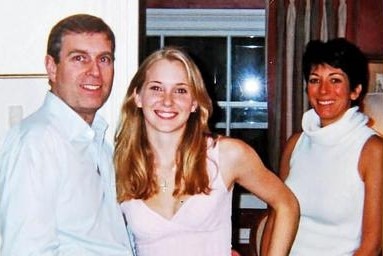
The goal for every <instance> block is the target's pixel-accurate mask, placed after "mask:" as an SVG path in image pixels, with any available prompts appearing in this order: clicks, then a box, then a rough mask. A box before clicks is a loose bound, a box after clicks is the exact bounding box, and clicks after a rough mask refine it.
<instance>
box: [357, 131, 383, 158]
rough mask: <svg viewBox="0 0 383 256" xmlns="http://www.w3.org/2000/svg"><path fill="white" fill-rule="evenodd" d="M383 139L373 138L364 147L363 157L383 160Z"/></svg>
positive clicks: (374, 136) (376, 136)
mask: <svg viewBox="0 0 383 256" xmlns="http://www.w3.org/2000/svg"><path fill="white" fill-rule="evenodd" d="M382 153H383V138H382V137H379V136H378V135H373V136H371V137H370V138H369V139H368V140H367V141H366V143H365V144H364V146H363V151H362V155H364V156H365V157H369V156H370V155H372V156H375V157H379V158H383V155H382Z"/></svg>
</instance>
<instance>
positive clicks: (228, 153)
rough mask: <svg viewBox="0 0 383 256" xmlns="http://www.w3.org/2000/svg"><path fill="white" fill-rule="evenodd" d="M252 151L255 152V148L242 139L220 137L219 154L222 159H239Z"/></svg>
mask: <svg viewBox="0 0 383 256" xmlns="http://www.w3.org/2000/svg"><path fill="white" fill-rule="evenodd" d="M251 153H255V151H254V150H253V148H252V147H250V145H248V144H247V143H246V142H244V141H242V140H240V139H235V138H230V137H221V138H219V154H220V158H221V159H222V160H225V159H226V160H229V159H230V160H231V161H233V160H238V159H241V158H242V157H244V156H246V155H248V154H251Z"/></svg>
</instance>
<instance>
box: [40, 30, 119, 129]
mask: <svg viewBox="0 0 383 256" xmlns="http://www.w3.org/2000/svg"><path fill="white" fill-rule="evenodd" d="M113 57H114V56H113V53H112V44H111V42H110V41H109V40H108V39H107V37H106V35H105V34H103V33H81V34H76V33H70V34H67V35H65V36H63V38H62V46H61V51H60V62H59V63H57V64H56V63H55V62H54V60H53V57H52V56H49V55H48V56H47V57H46V59H45V66H46V69H47V72H48V77H49V79H50V81H51V91H52V93H54V94H55V95H56V96H58V97H59V98H61V99H62V100H63V101H64V102H65V103H66V104H68V105H69V106H70V107H71V108H72V109H73V110H74V111H75V112H77V113H78V114H79V115H80V116H81V117H82V118H83V119H84V120H85V121H86V122H87V123H89V124H91V123H92V121H93V118H94V116H95V114H96V111H97V110H98V109H99V108H100V107H102V105H103V104H104V103H105V101H106V100H107V99H108V97H109V95H110V92H111V89H112V83H113V76H114V61H113V60H114V58H113Z"/></svg>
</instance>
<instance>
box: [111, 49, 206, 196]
mask: <svg viewBox="0 0 383 256" xmlns="http://www.w3.org/2000/svg"><path fill="white" fill-rule="evenodd" d="M162 59H167V60H170V61H180V62H181V63H183V65H184V66H185V69H186V71H187V74H188V80H189V81H188V82H189V86H190V88H191V92H192V96H193V98H194V99H195V100H196V101H197V103H198V107H197V109H196V111H195V112H193V113H191V115H190V117H189V119H188V121H187V125H186V129H185V132H184V134H183V136H182V138H181V142H180V144H179V146H178V149H177V155H176V165H177V170H176V177H175V190H174V192H173V195H174V196H180V195H186V194H187V195H194V194H199V193H205V194H208V193H209V192H210V187H209V177H208V173H207V167H206V159H207V140H206V135H207V134H210V131H209V127H208V119H209V117H210V115H211V113H212V103H211V99H210V97H209V95H208V93H207V91H206V88H205V84H204V81H203V79H202V76H201V73H200V71H199V69H198V67H197V66H196V64H195V63H194V62H193V60H192V59H191V57H190V56H189V55H188V54H186V53H185V52H184V51H182V50H181V49H179V48H175V47H166V48H163V49H160V50H158V51H156V52H154V53H152V54H151V55H150V56H149V57H147V58H146V59H145V60H144V62H143V63H142V64H141V66H140V67H139V69H138V71H137V72H136V74H135V76H134V77H133V79H132V80H131V82H130V85H129V87H128V91H127V93H126V95H125V98H124V102H123V106H122V110H121V120H120V124H119V127H118V129H117V132H116V135H115V154H114V164H115V167H116V172H117V176H116V181H117V198H118V201H119V202H122V201H124V200H129V199H144V200H145V199H148V198H150V197H151V196H153V195H155V194H156V193H158V190H159V188H158V183H157V175H156V172H155V166H154V154H153V150H152V148H151V146H150V143H149V141H148V137H147V134H146V128H145V122H144V116H143V113H142V110H141V109H140V108H138V107H137V106H136V104H135V101H134V95H135V92H137V93H139V92H140V90H141V89H142V87H143V84H144V82H145V79H146V73H147V70H148V69H149V68H150V67H151V66H152V65H153V63H155V62H157V61H159V60H162Z"/></svg>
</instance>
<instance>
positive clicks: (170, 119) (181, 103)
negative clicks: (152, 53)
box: [135, 59, 197, 134]
mask: <svg viewBox="0 0 383 256" xmlns="http://www.w3.org/2000/svg"><path fill="white" fill-rule="evenodd" d="M135 102H136V105H137V106H138V107H140V108H142V111H143V114H144V118H145V123H146V129H147V132H148V133H149V134H150V133H152V132H162V133H174V132H176V133H178V134H182V133H183V131H184V130H185V127H186V122H187V120H188V119H189V116H190V113H191V112H194V111H195V109H196V107H197V102H196V101H195V99H194V98H193V95H192V91H191V88H190V85H189V82H188V77H187V72H186V69H185V67H184V65H183V63H181V62H180V61H169V60H166V59H163V60H159V61H157V62H155V63H154V64H152V66H151V67H150V68H149V69H148V70H147V72H146V78H145V82H144V85H143V87H142V89H141V91H140V92H139V93H137V94H136V95H135Z"/></svg>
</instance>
